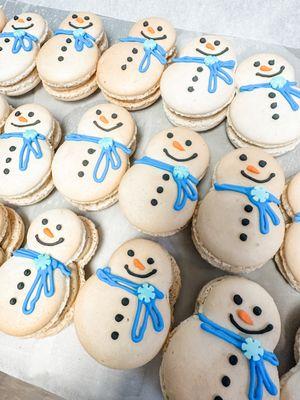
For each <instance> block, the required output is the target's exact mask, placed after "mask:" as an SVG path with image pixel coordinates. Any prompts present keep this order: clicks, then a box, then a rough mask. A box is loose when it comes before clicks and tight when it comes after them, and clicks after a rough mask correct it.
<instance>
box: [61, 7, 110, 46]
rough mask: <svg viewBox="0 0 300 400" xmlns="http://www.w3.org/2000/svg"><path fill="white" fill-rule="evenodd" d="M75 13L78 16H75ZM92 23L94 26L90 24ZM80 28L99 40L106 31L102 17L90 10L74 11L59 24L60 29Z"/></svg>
mask: <svg viewBox="0 0 300 400" xmlns="http://www.w3.org/2000/svg"><path fill="white" fill-rule="evenodd" d="M75 15H76V16H77V18H73V16H75ZM78 20H79V21H78ZM90 24H92V26H89V25H90ZM72 25H73V26H72ZM79 28H80V29H83V30H84V32H86V33H87V34H89V35H91V36H93V38H95V39H96V40H99V38H100V37H101V36H102V34H103V32H104V27H103V23H102V19H101V18H100V17H99V15H96V14H93V13H90V12H77V11H75V12H72V13H70V14H69V15H68V16H67V17H66V18H65V19H64V20H63V21H62V23H61V24H60V25H59V29H65V30H74V29H79Z"/></svg>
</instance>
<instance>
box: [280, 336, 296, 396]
mask: <svg viewBox="0 0 300 400" xmlns="http://www.w3.org/2000/svg"><path fill="white" fill-rule="evenodd" d="M299 354H300V330H299V329H298V331H297V333H296V339H295V345H294V355H295V360H296V363H297V364H296V366H295V367H293V368H292V369H291V370H290V371H288V372H287V373H286V374H285V375H283V376H282V377H281V382H280V383H281V392H280V400H298V398H299V391H300V363H299Z"/></svg>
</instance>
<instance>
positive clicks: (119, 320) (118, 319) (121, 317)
mask: <svg viewBox="0 0 300 400" xmlns="http://www.w3.org/2000/svg"><path fill="white" fill-rule="evenodd" d="M123 319H124V315H122V314H117V315H116V316H115V320H116V321H117V322H121V321H122V320H123Z"/></svg>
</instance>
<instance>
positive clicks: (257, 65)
mask: <svg viewBox="0 0 300 400" xmlns="http://www.w3.org/2000/svg"><path fill="white" fill-rule="evenodd" d="M268 64H269V65H274V64H275V60H269V61H268ZM253 65H254V67H259V66H260V62H259V61H255V63H253Z"/></svg>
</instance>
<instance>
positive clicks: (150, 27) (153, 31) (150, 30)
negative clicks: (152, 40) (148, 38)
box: [147, 26, 155, 35]
mask: <svg viewBox="0 0 300 400" xmlns="http://www.w3.org/2000/svg"><path fill="white" fill-rule="evenodd" d="M147 30H148V32H150V33H152V35H153V33H155V30H154V29H153V28H152V26H148V28H147Z"/></svg>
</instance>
